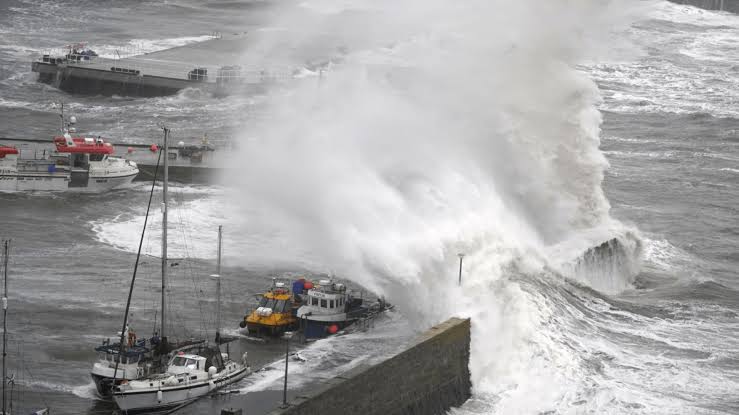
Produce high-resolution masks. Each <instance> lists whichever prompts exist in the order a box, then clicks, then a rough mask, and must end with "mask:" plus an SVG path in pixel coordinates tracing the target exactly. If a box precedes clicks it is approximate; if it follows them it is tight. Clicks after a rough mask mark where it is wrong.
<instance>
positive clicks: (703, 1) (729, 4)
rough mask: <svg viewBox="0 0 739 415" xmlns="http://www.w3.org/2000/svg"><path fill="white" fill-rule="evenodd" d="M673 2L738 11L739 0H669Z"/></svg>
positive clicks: (711, 8) (703, 7)
mask: <svg viewBox="0 0 739 415" xmlns="http://www.w3.org/2000/svg"><path fill="white" fill-rule="evenodd" d="M670 1H671V2H673V3H678V4H689V5H691V6H696V7H700V8H702V9H708V10H724V11H727V12H733V13H739V0H670Z"/></svg>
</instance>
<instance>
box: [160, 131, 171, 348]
mask: <svg viewBox="0 0 739 415" xmlns="http://www.w3.org/2000/svg"><path fill="white" fill-rule="evenodd" d="M168 138H169V129H168V128H166V127H165V128H164V182H163V184H162V331H161V333H160V336H161V337H162V339H164V338H165V337H166V332H165V330H166V326H167V318H166V317H167V307H166V304H167V303H166V289H167V184H168V181H169V166H168V162H169V153H168V150H169V143H168V141H167V139H168Z"/></svg>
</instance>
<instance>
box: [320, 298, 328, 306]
mask: <svg viewBox="0 0 739 415" xmlns="http://www.w3.org/2000/svg"><path fill="white" fill-rule="evenodd" d="M321 307H323V308H327V304H326V300H325V299H322V300H321Z"/></svg>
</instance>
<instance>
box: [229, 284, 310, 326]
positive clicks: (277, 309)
mask: <svg viewBox="0 0 739 415" xmlns="http://www.w3.org/2000/svg"><path fill="white" fill-rule="evenodd" d="M306 285H308V287H309V288H312V286H313V285H312V283H310V282H309V281H308V282H306V281H305V279H304V278H301V279H298V280H296V281H294V282H293V285H292V291H291V290H290V289H289V288H287V286H286V284H285V283H284V282H278V281H277V279H273V280H272V286H271V287H270V288H269V290H267V291H266V292H265V293H264V294H261V295H260V299H259V303H258V305H257V307H255V308H254V309H253V310H252V311H251V312H250V313H249V314H248V315H246V316H244V319H243V320H242V321H241V322H240V323H239V326H240V327H241V328H246V329H247V330H248V331H249V335H250V336H262V335H267V336H281V335H282V334H283V333H285V332H286V331H290V330H295V329H297V323H298V319H297V317H296V314H297V310H298V308H300V306H301V305H302V299H301V295H302V294H303V290H304V289H305V286H306Z"/></svg>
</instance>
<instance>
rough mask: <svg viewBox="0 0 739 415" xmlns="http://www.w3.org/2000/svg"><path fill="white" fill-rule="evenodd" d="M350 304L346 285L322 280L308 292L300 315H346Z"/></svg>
mask: <svg viewBox="0 0 739 415" xmlns="http://www.w3.org/2000/svg"><path fill="white" fill-rule="evenodd" d="M348 302H349V298H348V295H347V292H346V286H345V285H344V284H338V283H335V282H333V281H331V280H321V281H319V282H318V284H317V285H315V286H313V288H311V289H309V290H308V293H307V294H306V296H305V303H304V305H303V307H301V311H299V315H302V314H305V313H313V314H336V313H344V312H345V310H346V305H347V303H348Z"/></svg>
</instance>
